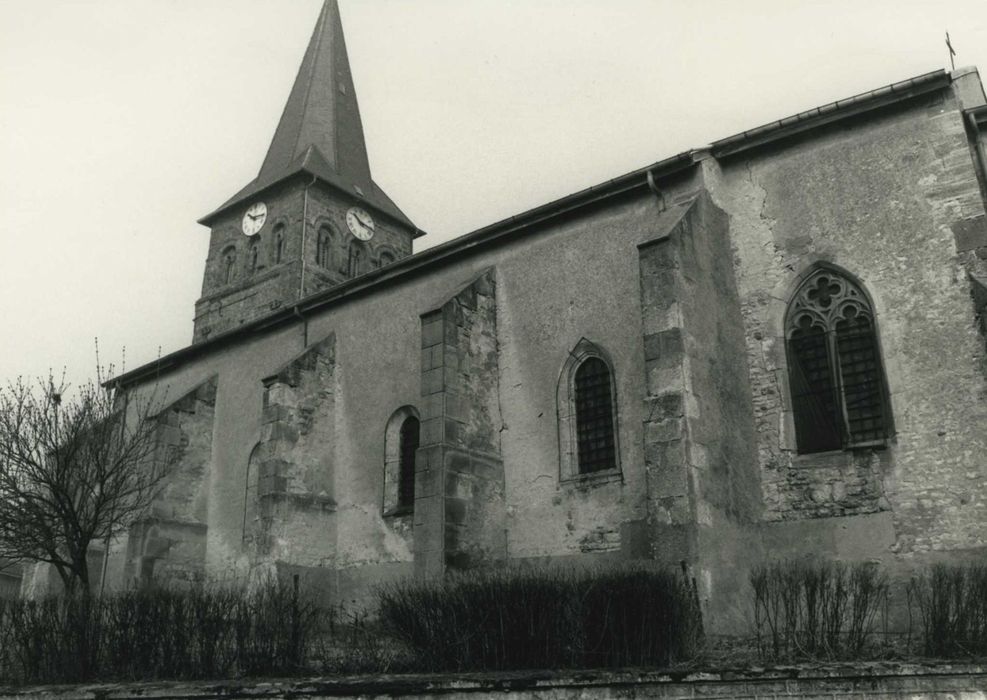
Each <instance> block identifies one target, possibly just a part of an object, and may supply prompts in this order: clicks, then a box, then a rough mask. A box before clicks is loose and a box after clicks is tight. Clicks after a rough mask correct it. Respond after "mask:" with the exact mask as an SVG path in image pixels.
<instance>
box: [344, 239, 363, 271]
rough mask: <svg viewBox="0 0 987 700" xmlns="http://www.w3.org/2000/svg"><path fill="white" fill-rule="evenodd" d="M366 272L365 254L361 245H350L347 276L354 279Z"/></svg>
mask: <svg viewBox="0 0 987 700" xmlns="http://www.w3.org/2000/svg"><path fill="white" fill-rule="evenodd" d="M366 270H367V252H366V251H365V250H364V249H363V245H362V244H360V243H357V242H355V241H354V242H353V243H350V256H349V270H348V273H349V276H350V277H356V276H357V275H362V274H363V273H364V272H366Z"/></svg>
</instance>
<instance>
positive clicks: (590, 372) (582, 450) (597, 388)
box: [574, 357, 617, 474]
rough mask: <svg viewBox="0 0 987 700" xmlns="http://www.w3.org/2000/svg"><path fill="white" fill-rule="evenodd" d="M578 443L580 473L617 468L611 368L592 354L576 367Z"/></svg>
mask: <svg viewBox="0 0 987 700" xmlns="http://www.w3.org/2000/svg"><path fill="white" fill-rule="evenodd" d="M574 390H575V395H576V446H577V455H578V459H579V473H580V474H589V473H590V472H598V471H602V470H604V469H614V468H615V467H616V466H617V461H616V458H615V456H614V449H613V448H614V439H613V400H612V392H613V387H612V386H611V381H610V368H609V367H607V363H606V362H604V361H603V360H601V359H600V358H599V357H589V358H587V359H586V360H585V361H583V363H582V364H580V365H579V368H578V369H576V376H575V382H574Z"/></svg>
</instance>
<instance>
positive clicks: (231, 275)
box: [223, 248, 236, 284]
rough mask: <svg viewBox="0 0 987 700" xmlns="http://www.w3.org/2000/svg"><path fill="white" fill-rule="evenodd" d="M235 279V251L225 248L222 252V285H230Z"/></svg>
mask: <svg viewBox="0 0 987 700" xmlns="http://www.w3.org/2000/svg"><path fill="white" fill-rule="evenodd" d="M235 279H236V249H234V248H227V249H226V250H225V251H224V252H223V283H224V284H230V283H231V282H232V281H233V280H235Z"/></svg>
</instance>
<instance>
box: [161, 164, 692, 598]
mask: <svg viewBox="0 0 987 700" xmlns="http://www.w3.org/2000/svg"><path fill="white" fill-rule="evenodd" d="M681 187H684V188H689V187H694V185H690V184H689V183H688V182H685V183H683V184H682V185H681ZM639 192H641V193H640V194H638V195H635V196H633V197H629V198H623V199H622V200H620V201H617V202H614V203H613V204H612V206H609V207H607V208H605V209H602V208H597V209H595V210H592V211H586V212H584V213H582V214H579V215H574V216H572V217H570V218H568V219H567V220H563V221H558V222H556V223H553V224H550V225H545V226H543V227H540V228H537V229H533V230H529V231H527V232H526V233H525V235H524V236H523V237H518V238H515V239H514V240H512V241H510V244H509V245H501V246H497V247H491V248H487V249H484V250H478V251H475V252H474V253H473V254H471V255H470V256H464V257H461V258H459V259H458V260H455V261H453V262H448V263H445V264H444V265H443V266H442V267H441V268H439V269H434V270H432V271H430V274H428V275H408V276H405V277H403V278H401V279H399V280H398V281H395V282H392V283H390V284H388V285H386V286H382V287H381V288H380V289H377V290H375V292H374V293H373V294H372V295H369V294H368V295H357V296H352V297H349V298H346V299H342V300H340V301H339V302H337V303H335V304H334V305H333V306H331V307H329V308H326V309H325V310H324V311H321V312H319V313H318V314H315V315H313V316H312V317H311V318H306V319H304V320H299V321H298V322H297V323H294V324H292V325H289V326H283V327H280V328H277V329H273V330H266V331H264V332H258V333H256V334H253V335H250V336H248V337H244V338H242V339H240V340H238V341H237V342H235V343H228V344H221V345H220V346H219V347H217V348H215V349H211V350H209V351H208V352H205V353H203V354H201V355H199V356H198V357H196V358H195V359H194V360H192V361H189V362H187V363H185V364H184V365H182V366H181V367H180V368H178V369H176V370H173V371H170V372H166V373H165V374H164V375H163V376H162V377H161V378H160V380H159V381H158V384H159V385H160V386H162V387H167V391H169V392H171V393H172V395H177V394H179V393H180V392H182V391H183V390H185V388H186V387H191V386H194V385H195V384H196V383H197V382H200V381H203V379H205V378H207V377H208V376H210V375H212V374H218V391H217V398H216V422H215V431H216V435H217V436H221V438H217V440H216V441H215V444H214V453H213V469H212V471H211V473H210V475H209V489H210V498H209V501H208V515H207V518H208V523H209V531H208V535H207V554H206V559H207V568H208V570H209V572H210V574H211V575H212V576H214V577H217V578H224V577H227V576H232V575H237V574H238V573H239V574H240V575H242V574H244V573H246V572H247V571H248V570H249V568H250V557H249V556H248V554H247V553H246V552H244V548H243V546H242V532H243V517H244V494H245V488H246V484H247V481H246V479H247V477H246V472H247V463H248V459H249V456H250V453H251V450H252V448H253V446H254V445H255V444H257V442H258V441H259V440H260V438H261V436H262V404H263V391H264V387H263V385H262V382H261V380H262V379H263V378H264V377H267V376H269V375H271V374H272V373H273V372H275V371H276V370H278V369H279V368H280V367H282V366H284V365H285V364H286V363H288V362H289V361H291V360H292V359H293V358H295V357H298V356H299V355H300V354H301V353H302V352H303V351H304V350H305V348H306V347H307V345H308V344H310V343H311V342H315V341H318V340H320V339H322V338H326V337H327V336H329V335H330V334H334V335H335V338H336V349H335V368H334V382H335V387H336V389H335V394H334V402H335V420H334V423H335V432H334V440H335V442H334V445H333V448H332V449H333V455H334V460H335V465H334V469H333V474H332V482H333V488H332V491H331V493H333V494H334V500H335V502H336V506H335V512H334V514H333V519H334V522H335V533H332V532H329V531H324V532H313V533H312V534H310V535H308V536H311V537H316V536H323V537H326V538H329V539H334V540H335V544H334V545H333V546H334V548H335V559H334V567H335V568H334V569H331V570H330V567H328V566H326V567H324V569H325V573H326V575H327V577H328V578H329V579H331V586H332V587H336V588H337V590H338V591H339V592H340V596H341V597H343V598H346V597H347V596H351V597H358V596H359V595H361V591H362V589H363V587H364V586H365V585H366V583H367V582H369V581H378V580H381V579H382V578H386V577H389V576H394V575H401V574H402V573H410V562H409V561H408V555H409V551H408V547H407V542H406V538H405V537H404V535H402V533H399V532H396V531H395V522H394V521H393V519H390V520H389V519H387V518H385V517H383V513H382V508H381V503H382V500H383V498H382V489H383V478H384V465H385V454H384V432H385V427H386V425H387V421H388V419H389V418H390V416H391V415H392V414H393V412H394V411H395V410H396V409H397V408H399V407H402V406H414V407H416V408H418V409H419V410H421V409H422V408H423V406H422V401H423V398H422V396H421V376H422V374H421V367H422V365H421V363H422V354H421V330H420V327H419V317H420V316H421V315H422V314H423V313H425V312H427V311H429V310H431V309H434V308H437V307H438V306H440V305H442V304H444V303H445V302H446V301H447V300H449V299H450V298H451V297H452V296H453V295H455V294H456V293H457V292H458V291H459V290H462V289H463V288H464V287H466V285H468V284H469V283H471V282H472V281H473V280H475V279H477V278H478V277H479V276H480V275H481V274H482V273H483V272H484V271H485V270H487V269H490V268H494V269H496V289H497V293H496V298H497V301H496V324H497V338H496V349H497V353H498V358H497V359H498V363H497V369H496V372H497V373H498V375H499V376H498V377H497V380H498V381H497V383H498V385H499V387H500V391H499V394H498V395H497V397H496V400H497V402H498V403H499V406H498V409H499V411H500V414H501V417H502V419H501V423H502V425H498V426H496V427H497V431H498V433H499V438H500V441H501V449H502V452H503V457H504V463H505V465H506V467H505V476H504V478H505V525H504V529H505V531H506V532H505V538H506V548H507V553H508V556H510V557H515V558H516V557H536V558H539V557H558V556H565V555H578V554H583V553H586V552H589V553H600V552H602V553H606V554H611V555H612V554H616V555H618V556H621V557H626V556H631V555H635V554H636V555H641V554H644V553H645V551H644V549H643V548H642V547H641V541H640V538H639V537H638V538H635V537H634V536H633V530H634V529H633V528H630V529H628V523H632V522H634V521H641V520H642V519H643V518H644V510H645V508H644V496H643V494H644V488H643V481H644V472H643V466H642V465H643V460H642V443H641V440H640V425H641V421H642V419H643V416H642V411H641V398H642V391H641V387H640V377H641V376H642V373H643V359H642V354H643V348H642V343H641V335H640V308H639V303H640V302H639V295H638V279H637V250H636V247H637V244H638V243H640V242H642V241H644V240H647V239H648V238H649V237H651V236H653V235H654V233H655V231H654V227H655V226H656V220H657V219H656V217H657V215H658V213H659V203H658V201H657V199H656V198H654V196H653V195H651V194H650V193H647V192H643V191H639ZM546 260H551V261H553V262H552V264H546V263H545V261H546ZM583 337H586V338H590V339H593V340H594V341H595V342H597V343H599V344H600V345H601V346H603V347H605V348H606V349H607V350H608V351H609V352H610V353H611V355H612V357H613V363H614V369H615V383H616V391H617V397H618V413H619V416H620V422H619V428H618V429H619V444H620V463H621V465H622V474H621V475H620V478H618V479H615V480H612V481H609V482H606V483H601V484H592V485H580V484H565V485H562V484H560V481H559V452H558V449H559V448H558V444H559V443H558V434H557V425H556V405H555V403H556V388H557V381H558V378H559V372H560V369H561V367H562V365H563V363H564V361H565V359H566V357H567V353H568V352H569V350H570V349H571V348H573V347H574V346H575V345H576V343H577V342H578V341H579V340H580V339H581V338H583ZM148 388H150V387H148ZM491 400H493V397H491ZM311 527H313V528H315V529H316V530H318V528H319V527H320V526H319V525H318V524H317V523H312V524H311ZM327 546H329V545H327ZM309 564H312V562H309ZM326 585H330V584H326Z"/></svg>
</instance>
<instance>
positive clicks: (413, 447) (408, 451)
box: [383, 406, 421, 515]
mask: <svg viewBox="0 0 987 700" xmlns="http://www.w3.org/2000/svg"><path fill="white" fill-rule="evenodd" d="M420 442H421V420H420V419H419V416H418V411H417V410H416V409H415V408H414V407H413V406H403V407H401V408H399V409H398V410H397V411H395V412H394V413H393V414H392V415H391V418H390V419H389V420H388V421H387V427H386V428H385V431H384V504H383V506H384V515H403V514H407V513H410V512H412V511H413V510H414V508H415V455H416V454H417V452H418V445H419V444H420Z"/></svg>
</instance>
